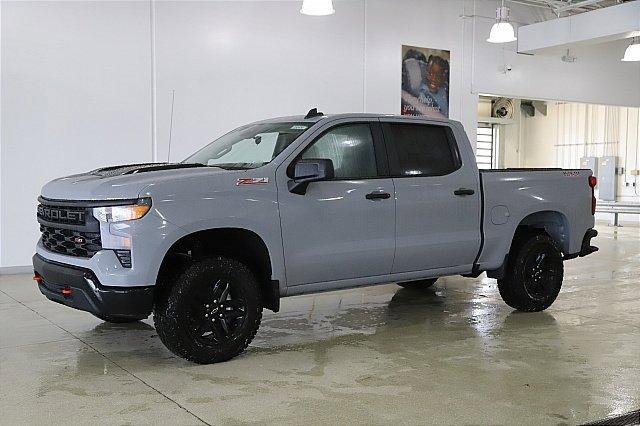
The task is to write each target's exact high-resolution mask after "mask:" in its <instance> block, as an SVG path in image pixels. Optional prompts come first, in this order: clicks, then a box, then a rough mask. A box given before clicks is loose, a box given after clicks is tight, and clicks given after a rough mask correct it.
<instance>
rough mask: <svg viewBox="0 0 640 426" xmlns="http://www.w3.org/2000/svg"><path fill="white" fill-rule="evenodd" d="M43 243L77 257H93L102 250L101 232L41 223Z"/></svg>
mask: <svg viewBox="0 0 640 426" xmlns="http://www.w3.org/2000/svg"><path fill="white" fill-rule="evenodd" d="M40 231H41V232H42V244H43V245H44V246H45V247H46V248H47V249H48V250H51V251H53V252H56V253H60V254H66V255H69V256H77V257H92V256H93V255H94V254H96V253H97V252H98V251H100V250H102V241H101V240H100V233H99V232H97V233H94V232H82V231H76V230H73V229H63V228H55V227H52V226H45V225H40Z"/></svg>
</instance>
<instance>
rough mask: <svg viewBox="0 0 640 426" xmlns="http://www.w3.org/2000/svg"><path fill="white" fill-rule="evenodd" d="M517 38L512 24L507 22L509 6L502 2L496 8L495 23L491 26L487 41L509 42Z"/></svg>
mask: <svg viewBox="0 0 640 426" xmlns="http://www.w3.org/2000/svg"><path fill="white" fill-rule="evenodd" d="M517 39H518V38H517V37H516V34H515V30H514V29H513V25H511V24H510V23H509V8H508V7H506V6H505V5H504V2H503V5H502V6H500V7H499V8H497V9H496V23H495V24H493V27H491V32H490V33H489V38H488V39H487V41H488V42H489V43H509V42H511V41H516V40H517Z"/></svg>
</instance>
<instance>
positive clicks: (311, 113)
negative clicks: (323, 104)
mask: <svg viewBox="0 0 640 426" xmlns="http://www.w3.org/2000/svg"><path fill="white" fill-rule="evenodd" d="M323 115H324V113H322V112H318V108H311V109H310V110H309V112H308V113H307V115H305V116H304V118H305V120H306V119H307V118H314V117H322V116H323Z"/></svg>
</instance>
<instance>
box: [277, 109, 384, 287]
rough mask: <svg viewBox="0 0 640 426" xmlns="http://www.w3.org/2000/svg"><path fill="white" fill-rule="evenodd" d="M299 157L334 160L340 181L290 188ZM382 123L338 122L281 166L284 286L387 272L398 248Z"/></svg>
mask: <svg viewBox="0 0 640 426" xmlns="http://www.w3.org/2000/svg"><path fill="white" fill-rule="evenodd" d="M299 158H326V159H330V160H332V162H333V165H334V169H335V179H333V180H330V181H323V182H313V183H311V184H310V185H309V187H308V188H307V192H306V194H304V195H298V194H293V193H291V192H289V191H288V189H287V181H288V180H289V179H290V177H289V176H288V175H287V169H290V168H291V166H292V164H293V163H294V162H295V161H296V160H297V159H299ZM387 167H388V166H387V158H386V154H385V153H384V142H383V140H382V131H381V129H380V124H379V123H378V122H377V120H376V121H375V122H370V121H368V120H364V121H359V122H354V121H353V120H349V121H345V122H342V123H340V122H337V123H334V124H332V125H331V126H330V127H329V128H327V129H325V130H323V131H322V132H321V133H320V134H319V135H318V136H317V137H315V138H314V139H313V140H312V141H311V142H310V143H308V144H306V146H304V147H303V148H301V150H300V151H299V152H298V153H297V154H295V155H294V156H293V157H292V158H291V160H287V161H285V163H283V165H281V166H280V167H279V169H278V173H277V175H278V202H279V205H280V221H281V226H282V239H283V246H284V257H285V267H286V275H287V285H289V286H295V285H300V284H311V283H317V282H326V281H338V280H345V279H354V278H364V277H370V276H377V275H387V274H389V273H390V271H391V265H392V263H393V253H394V246H395V235H394V233H395V199H394V197H393V194H394V189H393V181H392V179H391V178H388V177H385V176H384V175H385V174H386V173H387V170H386V169H387Z"/></svg>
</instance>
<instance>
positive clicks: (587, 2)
mask: <svg viewBox="0 0 640 426" xmlns="http://www.w3.org/2000/svg"><path fill="white" fill-rule="evenodd" d="M601 2H602V0H583V1H580V2H577V3H571V2H569V3H568V4H566V5H565V6H559V7H556V8H555V11H556V12H557V13H562V12H567V11H570V10H574V9H582V8H584V7H585V6H591V5H595V4H597V3H601Z"/></svg>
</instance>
